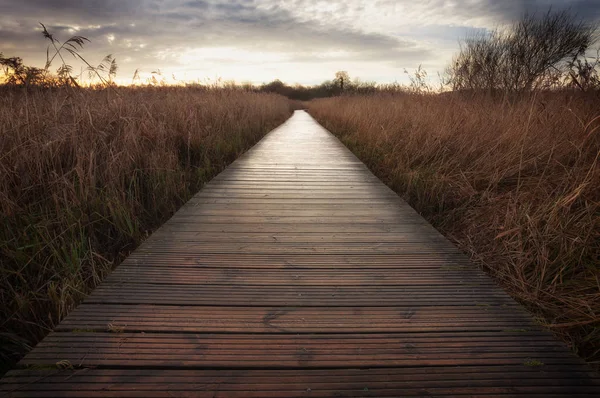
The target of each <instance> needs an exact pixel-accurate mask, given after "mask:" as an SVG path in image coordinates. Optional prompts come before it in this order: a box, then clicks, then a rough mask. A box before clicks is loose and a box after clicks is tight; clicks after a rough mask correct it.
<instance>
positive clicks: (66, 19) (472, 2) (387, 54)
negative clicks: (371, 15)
mask: <svg viewBox="0 0 600 398" xmlns="http://www.w3.org/2000/svg"><path fill="white" fill-rule="evenodd" d="M329 3H330V4H332V5H334V6H335V7H333V8H332V9H331V10H325V11H323V12H321V13H320V14H319V15H318V17H317V16H313V15H311V12H306V13H303V12H302V10H304V9H305V8H307V7H308V6H309V5H310V4H314V3H313V2H310V1H308V2H307V1H297V0H293V1H291V2H290V1H287V2H286V1H279V0H277V1H275V0H265V1H253V0H247V1H243V0H236V1H226V0H195V1H190V0H187V1H176V0H167V1H153V0H109V1H103V0H29V1H26V2H25V1H6V0H4V1H0V43H2V44H0V46H2V47H0V51H3V50H4V51H3V52H5V53H6V55H23V56H28V57H27V58H26V60H29V59H31V60H36V62H38V64H43V59H45V53H44V51H43V49H45V46H46V43H45V42H44V39H43V38H42V36H41V34H40V32H39V30H36V29H37V27H38V25H37V24H38V21H41V22H44V23H46V26H48V28H49V29H50V30H51V31H52V32H53V33H54V34H56V35H57V36H59V37H60V38H61V39H65V38H67V37H68V36H69V35H71V34H73V32H72V31H71V30H70V29H71V28H74V27H78V28H79V30H78V31H77V33H76V34H78V35H82V36H85V37H88V38H89V39H90V40H92V43H90V44H88V45H87V48H86V50H85V53H86V54H87V55H89V56H91V57H94V59H95V58H98V59H101V58H102V56H103V55H105V54H107V53H113V54H115V55H116V56H117V58H118V59H119V57H120V58H123V57H129V58H131V62H130V64H131V65H132V67H133V68H135V67H138V66H140V67H143V68H154V67H159V66H161V60H160V59H158V58H157V54H159V53H170V54H176V53H177V52H178V51H183V50H185V49H192V48H199V47H219V46H221V47H225V46H229V47H237V48H243V49H247V50H260V51H265V52H278V53H281V54H284V55H285V57H287V59H288V61H290V62H298V63H311V62H312V63H315V62H319V61H323V60H325V59H327V60H330V59H331V58H324V57H322V56H321V54H322V53H323V52H330V51H342V53H341V55H339V56H337V57H335V58H333V60H335V61H338V62H340V63H343V62H374V63H377V64H386V65H390V66H392V67H398V66H411V65H418V64H419V63H422V62H423V63H426V62H428V61H432V60H435V58H436V54H435V52H433V51H432V50H430V49H428V48H425V47H423V46H422V45H420V44H418V43H417V40H418V37H415V40H411V38H409V39H406V38H401V37H397V36H393V35H391V34H383V33H374V32H365V31H363V30H362V29H361V27H360V26H355V25H353V24H351V23H346V22H348V21H345V20H344V16H347V18H348V19H349V20H351V18H353V17H354V16H356V15H361V14H362V13H363V11H364V9H365V4H366V3H365V2H356V1H355V2H353V1H352V0H348V1H335V0H331V1H330V2H329ZM398 3H399V2H398V1H390V0H387V1H386V0H383V1H378V2H377V4H378V7H380V8H381V10H382V13H383V12H389V10H388V11H385V10H387V9H393V7H394V6H396V5H397V4H398ZM564 3H566V6H570V7H571V8H572V9H573V10H574V11H576V12H578V13H579V14H581V15H584V14H585V17H586V18H593V16H594V15H595V16H598V15H600V12H599V8H600V7H598V6H597V5H596V4H595V3H596V2H595V1H594V0H570V1H566V2H564ZM404 4H408V5H410V6H411V7H413V5H414V8H415V9H417V8H418V10H421V11H418V12H419V13H421V14H422V15H421V17H422V18H423V20H425V21H426V20H427V19H428V18H429V19H431V20H432V21H434V20H435V21H437V22H435V23H436V24H438V25H440V23H441V22H440V21H444V18H445V16H448V19H449V20H452V21H453V23H452V24H454V25H456V21H459V23H458V25H459V26H474V22H470V21H474V20H476V19H478V18H479V19H481V18H485V19H486V20H488V21H490V22H489V24H493V23H494V21H495V23H501V22H503V21H510V20H512V19H514V18H516V17H518V16H519V15H521V14H522V13H523V12H524V11H526V10H527V11H533V10H536V9H547V7H548V1H547V0H512V1H511V0H507V1H496V0H469V1H465V2H448V1H444V0H421V1H419V2H418V3H416V4H415V3H413V2H412V1H410V2H408V1H407V2H405V3H404ZM386 7H387V8H386ZM561 7H563V6H561ZM460 21H462V22H460ZM448 31H449V30H448ZM108 35H114V37H115V40H114V41H113V42H112V43H110V42H109V41H108V40H107V36H108ZM140 44H144V46H143V47H142V46H140ZM9 50H10V52H11V53H10V54H9ZM40 50H42V51H40ZM20 51H22V52H23V53H20ZM12 52H16V53H15V54H12ZM223 62H226V60H223ZM121 70H122V73H123V74H125V75H128V74H131V73H132V71H128V70H126V68H121Z"/></svg>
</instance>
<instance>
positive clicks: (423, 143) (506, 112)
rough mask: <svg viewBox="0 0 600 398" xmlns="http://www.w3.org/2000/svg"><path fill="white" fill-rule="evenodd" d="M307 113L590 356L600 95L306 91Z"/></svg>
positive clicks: (594, 325)
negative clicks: (333, 94)
mask: <svg viewBox="0 0 600 398" xmlns="http://www.w3.org/2000/svg"><path fill="white" fill-rule="evenodd" d="M307 104H308V107H309V111H310V113H311V114H312V115H313V116H314V117H315V118H316V119H317V120H318V121H319V122H321V123H322V124H323V125H324V126H325V127H326V128H328V129H329V130H330V131H332V132H333V133H335V134H336V135H337V136H338V137H340V138H341V140H342V141H343V142H344V143H345V144H346V145H348V146H349V147H350V148H351V149H352V150H353V151H354V153H356V154H357V156H358V157H359V158H360V159H362V160H363V161H364V162H365V163H367V164H368V166H369V167H370V168H371V169H372V170H373V171H374V172H375V173H376V174H377V175H378V176H379V177H380V178H382V179H383V180H384V181H385V182H386V183H387V184H388V185H389V186H391V187H392V188H393V189H394V190H395V191H396V192H399V193H400V194H401V195H403V196H404V197H405V198H406V199H407V200H408V202H409V203H410V204H411V205H412V206H413V207H414V208H415V209H417V210H418V211H419V212H420V213H421V214H422V215H423V216H424V217H425V218H427V219H428V220H429V221H430V222H432V224H433V225H434V226H436V227H437V228H438V229H439V230H440V231H441V232H442V233H443V234H445V235H446V236H447V237H449V238H450V239H451V240H452V241H454V242H455V243H456V244H457V245H458V246H459V247H460V248H461V249H462V250H463V251H465V252H467V253H469V254H471V255H472V257H473V258H474V259H475V260H476V261H477V262H478V263H479V264H481V265H482V266H484V268H485V269H487V270H488V271H489V272H490V273H491V274H492V275H493V276H494V277H496V278H497V279H498V280H499V281H500V282H501V284H502V285H503V286H504V287H505V288H506V289H507V290H508V291H509V292H510V293H511V294H512V295H513V296H514V297H515V298H517V299H518V300H519V301H521V302H523V303H525V304H526V306H527V307H528V308H529V309H531V310H532V311H533V312H534V313H535V314H536V315H537V316H538V317H539V319H540V321H541V322H542V323H543V324H544V325H545V326H547V327H548V328H550V330H552V331H553V332H556V333H557V334H559V335H560V336H561V337H562V338H563V339H564V340H565V341H566V342H567V343H569V344H570V345H571V346H572V347H573V349H574V350H575V351H577V352H578V353H579V354H580V355H582V356H583V357H584V358H586V359H587V360H588V361H590V362H592V363H594V364H595V365H598V361H599V360H600V281H599V276H600V167H599V165H598V163H599V161H600V159H599V154H600V97H598V96H597V94H589V95H583V94H582V95H573V94H568V93H538V94H536V95H533V96H531V97H529V98H525V99H520V100H509V99H504V100H498V99H492V98H489V97H483V96H478V97H473V96H466V95H460V94H456V93H454V94H441V95H418V94H411V95H408V94H406V95H392V96H390V95H374V96H356V97H337V98H331V99H321V100H314V101H311V102H309V103H307Z"/></svg>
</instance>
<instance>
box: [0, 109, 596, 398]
mask: <svg viewBox="0 0 600 398" xmlns="http://www.w3.org/2000/svg"><path fill="white" fill-rule="evenodd" d="M57 363H59V365H60V366H61V367H66V368H68V369H66V370H57V369H54V370H51V369H50V368H55V367H56V366H57ZM19 367H20V368H19V369H17V370H14V371H12V372H10V373H8V374H7V375H6V377H4V378H3V379H2V381H1V382H0V395H2V396H9V397H57V396H62V397H76V396H86V397H88V396H89V397H172V396H187V397H205V396H206V397H301V396H306V397H335V396H345V397H363V396H377V397H384V396H391V397H398V396H444V397H452V396H456V397H467V396H469V397H473V396H489V397H494V396H497V397H511V396H515V397H516V396H528V397H535V396H539V397H571V396H599V395H600V381H599V378H598V376H597V374H596V373H594V372H593V371H592V370H591V369H590V368H589V367H588V366H587V365H586V364H585V363H583V361H582V360H581V359H579V358H577V357H576V356H575V355H573V354H572V353H571V352H570V351H569V349H568V348H567V347H566V346H565V345H564V344H563V343H561V342H559V341H557V340H556V339H555V337H554V336H553V335H552V334H551V333H549V332H547V331H544V330H543V329H541V328H540V326H539V325H538V323H537V322H535V321H534V320H533V319H532V317H531V316H530V315H529V314H528V313H527V312H526V311H525V310H524V309H523V308H522V307H521V306H519V305H518V304H517V303H516V302H515V301H514V300H512V299H511V298H510V297H509V296H508V295H507V294H506V293H505V292H504V291H502V289H500V288H499V287H498V286H497V284H496V283H495V282H494V281H492V280H491V279H490V278H489V277H488V276H487V275H485V274H484V273H483V272H482V271H481V270H479V269H477V268H476V267H474V266H473V265H472V264H471V263H470V262H469V260H468V259H467V258H466V257H465V256H464V255H463V254H461V253H460V252H459V251H458V249H456V248H455V247H454V246H453V245H452V244H451V243H450V242H448V241H447V240H446V239H445V238H444V237H443V236H441V235H440V234H439V233H438V232H437V231H436V230H435V229H434V228H433V227H432V226H431V225H429V224H428V223H427V222H426V221H425V220H424V219H423V218H421V217H420V216H419V215H418V214H417V213H416V212H415V211H414V210H413V209H412V208H410V207H409V206H408V205H407V204H406V203H405V202H404V201H402V200H401V199H400V198H399V197H398V196H396V195H395V194H394V193H393V192H392V191H391V190H390V189H389V188H387V187H386V186H384V185H383V184H382V183H381V182H380V181H379V180H378V179H377V178H376V177H375V176H374V175H373V174H371V173H370V172H369V171H368V170H367V168H366V167H365V166H364V164H362V163H361V162H360V161H359V160H358V159H356V157H354V155H352V153H351V152H350V151H349V150H347V149H346V148H345V147H343V146H342V145H341V143H340V142H339V141H338V140H337V139H336V138H335V137H333V136H332V135H331V134H329V133H328V132H327V131H326V130H325V129H323V128H322V127H320V126H319V125H318V124H316V123H315V122H314V120H312V119H311V118H310V117H309V116H308V115H307V114H305V113H303V112H297V113H296V114H295V115H294V117H293V118H291V119H290V120H288V121H287V122H286V123H284V124H283V125H282V126H280V127H279V128H277V129H275V130H274V131H272V132H271V133H270V134H268V135H267V136H266V137H265V138H264V139H263V140H262V141H260V142H259V143H258V144H257V145H256V146H255V147H254V148H253V149H252V150H250V151H249V152H247V153H246V154H244V155H243V156H241V157H240V158H239V159H238V160H237V161H236V162H234V163H233V164H232V165H231V166H230V167H228V168H227V169H226V170H225V171H223V172H222V173H221V174H219V175H218V176H217V177H216V178H215V179H214V180H213V181H211V182H210V183H208V184H206V185H205V187H204V188H203V189H202V190H201V191H200V192H199V193H198V194H197V195H195V196H194V198H192V199H191V200H190V201H189V202H188V203H186V204H185V205H184V206H183V207H182V208H181V209H180V210H179V211H178V212H177V213H176V214H175V215H174V216H173V217H172V218H171V219H170V220H169V221H168V222H167V223H166V224H165V225H163V226H162V227H161V228H160V229H159V230H158V231H156V232H155V233H154V234H153V235H152V236H151V237H150V238H148V239H147V240H146V241H145V242H144V243H143V244H142V245H141V246H140V247H139V248H138V249H137V250H136V251H135V252H134V253H132V254H131V255H130V256H129V257H128V258H127V259H126V260H125V261H124V262H123V263H122V264H121V265H120V266H119V267H118V268H117V269H116V270H115V271H114V272H113V273H112V274H111V275H110V276H109V277H108V278H106V280H105V281H104V282H103V283H102V284H101V285H100V286H99V287H98V288H97V289H95V290H94V292H93V293H92V294H91V295H90V296H89V297H88V298H87V299H86V300H85V301H84V303H83V304H82V305H80V306H79V307H78V308H77V309H75V310H74V311H72V312H71V313H70V314H69V315H68V316H67V317H66V318H65V319H64V320H63V322H62V323H61V324H60V325H58V326H57V327H56V329H55V332H53V333H51V334H50V335H48V336H47V337H46V338H45V339H44V340H43V341H42V342H41V343H40V344H38V346H37V347H35V349H34V350H32V351H31V352H30V353H29V354H28V355H27V356H26V357H25V358H24V359H23V360H22V361H21V362H20V364H19Z"/></svg>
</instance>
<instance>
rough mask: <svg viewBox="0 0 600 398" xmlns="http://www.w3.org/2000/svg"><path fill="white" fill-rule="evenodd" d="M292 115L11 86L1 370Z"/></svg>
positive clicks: (125, 92) (1, 139) (190, 91)
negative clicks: (195, 195)
mask: <svg viewBox="0 0 600 398" xmlns="http://www.w3.org/2000/svg"><path fill="white" fill-rule="evenodd" d="M0 89H2V88H1V87H0ZM290 114H291V111H290V108H289V105H288V101H287V99H286V98H284V97H280V96H277V95H272V94H257V93H249V92H243V91H239V90H205V89H204V90H203V89H197V88H151V87H147V88H118V89H111V90H109V91H94V90H67V89H60V90H55V91H50V90H45V91H44V90H42V91H29V92H27V91H25V90H19V89H15V90H10V89H3V91H2V92H1V95H0V176H1V178H0V210H1V212H2V213H1V215H2V225H1V226H0V258H1V263H0V303H1V304H0V315H1V316H0V319H1V324H0V343H1V344H0V346H1V347H2V348H1V349H0V363H1V364H2V365H3V366H0V374H1V372H2V370H6V367H7V366H10V362H11V361H14V360H15V359H17V358H18V357H19V356H20V355H21V353H22V352H23V351H24V350H26V349H27V345H31V344H33V343H35V342H36V341H37V340H39V339H40V338H41V337H43V335H44V334H45V333H46V332H47V331H49V330H50V329H51V328H52V326H53V325H54V324H56V322H57V321H59V320H60V319H61V318H62V317H63V316H64V315H65V314H66V313H67V312H68V311H69V310H70V309H71V308H72V307H73V306H74V305H76V304H77V302H78V301H80V300H81V298H82V297H83V296H84V295H85V294H86V293H87V292H89V291H90V289H91V288H93V287H94V286H95V285H96V284H97V283H98V282H100V281H101V280H102V279H103V277H104V276H105V275H106V274H107V273H108V272H109V271H110V270H111V269H112V268H113V267H114V266H115V265H116V264H117V263H118V262H119V261H120V260H121V259H122V258H123V257H124V256H125V255H126V254H127V253H128V252H129V251H131V250H132V249H134V248H135V247H136V246H137V245H138V244H139V243H140V242H141V241H142V240H143V239H144V237H145V236H147V234H148V233H150V232H151V231H152V230H153V229H154V228H156V227H158V226H159V225H160V224H162V223H163V222H164V221H165V220H166V219H167V218H168V217H169V216H170V215H171V214H172V213H173V212H174V211H176V210H177V208H178V207H179V206H180V205H181V204H183V203H184V202H185V201H186V200H187V199H188V198H190V196H191V195H192V194H193V193H195V192H196V191H197V190H198V189H199V188H200V187H201V186H202V184H203V183H204V182H206V181H207V180H209V179H210V178H211V177H212V176H214V175H215V174H216V173H218V172H219V171H220V170H221V169H222V168H223V167H224V166H226V165H227V164H229V163H230V162H231V161H233V160H234V159H235V158H237V157H238V156H239V155H240V154H241V153H242V152H243V151H245V150H246V149H248V148H249V147H251V146H252V145H253V144H254V143H255V142H256V141H258V140H259V139H260V138H261V137H262V136H263V135H264V134H265V133H267V132H268V131H269V130H270V129H272V128H274V127H275V126H277V125H278V124H280V123H282V122H283V121H284V120H285V119H286V118H287V117H288V116H289V115H290ZM1 368H4V369H1Z"/></svg>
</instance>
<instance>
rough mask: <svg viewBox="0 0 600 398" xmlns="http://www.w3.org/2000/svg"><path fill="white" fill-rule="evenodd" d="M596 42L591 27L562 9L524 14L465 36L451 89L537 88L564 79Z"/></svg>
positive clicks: (452, 72)
mask: <svg viewBox="0 0 600 398" xmlns="http://www.w3.org/2000/svg"><path fill="white" fill-rule="evenodd" d="M596 38H597V36H596V28H595V27H594V26H592V25H588V24H585V23H584V22H583V21H580V20H577V19H576V18H575V17H574V16H573V15H571V14H570V13H568V12H567V11H561V12H553V11H552V10H550V11H548V12H547V13H546V14H544V15H542V16H541V17H537V16H536V15H532V14H525V15H524V16H523V18H522V19H521V20H520V21H518V22H517V23H515V24H514V25H513V26H511V27H510V28H509V29H507V30H494V31H492V32H490V33H486V34H476V35H472V36H469V37H467V38H466V39H465V40H464V41H463V42H462V43H461V48H460V51H459V53H458V55H457V56H456V57H455V58H454V60H453V62H452V64H451V66H450V67H449V68H448V76H449V83H450V85H451V86H452V88H453V89H455V90H464V89H467V90H490V91H494V90H506V91H511V92H521V91H528V90H533V89H537V88H541V87H543V86H544V84H546V83H548V82H556V81H557V75H560V76H566V75H567V74H568V70H569V65H570V61H571V62H574V61H572V60H575V59H578V58H579V57H581V56H584V54H585V52H586V50H587V49H588V48H589V47H590V46H591V45H592V44H594V43H595V41H596ZM559 80H560V79H559Z"/></svg>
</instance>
